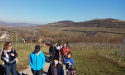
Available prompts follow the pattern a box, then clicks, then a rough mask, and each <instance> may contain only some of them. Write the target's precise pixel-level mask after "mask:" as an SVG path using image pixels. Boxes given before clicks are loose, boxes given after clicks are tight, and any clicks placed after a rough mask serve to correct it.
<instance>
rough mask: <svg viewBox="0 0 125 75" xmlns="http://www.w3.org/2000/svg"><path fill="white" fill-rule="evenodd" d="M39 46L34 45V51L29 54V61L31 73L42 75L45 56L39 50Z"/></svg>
mask: <svg viewBox="0 0 125 75" xmlns="http://www.w3.org/2000/svg"><path fill="white" fill-rule="evenodd" d="M40 49H41V47H40V46H39V45H36V46H35V50H34V52H32V53H31V54H30V57H29V63H30V66H31V71H32V73H33V75H43V66H44V65H45V56H44V54H43V53H42V51H40Z"/></svg>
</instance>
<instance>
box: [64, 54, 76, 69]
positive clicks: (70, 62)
mask: <svg viewBox="0 0 125 75" xmlns="http://www.w3.org/2000/svg"><path fill="white" fill-rule="evenodd" d="M64 64H65V65H66V71H68V69H69V68H72V66H73V65H74V61H73V58H72V53H71V52H69V53H68V54H67V58H66V59H65V61H64Z"/></svg>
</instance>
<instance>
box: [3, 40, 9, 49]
mask: <svg viewBox="0 0 125 75" xmlns="http://www.w3.org/2000/svg"><path fill="white" fill-rule="evenodd" d="M9 44H10V42H5V44H4V49H5V50H8V48H9Z"/></svg>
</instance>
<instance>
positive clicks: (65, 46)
mask: <svg viewBox="0 0 125 75" xmlns="http://www.w3.org/2000/svg"><path fill="white" fill-rule="evenodd" d="M68 52H71V50H70V48H69V47H68V46H67V45H66V44H64V45H63V47H62V49H61V51H60V54H62V57H63V62H64V61H65V59H66V58H67V54H68Z"/></svg>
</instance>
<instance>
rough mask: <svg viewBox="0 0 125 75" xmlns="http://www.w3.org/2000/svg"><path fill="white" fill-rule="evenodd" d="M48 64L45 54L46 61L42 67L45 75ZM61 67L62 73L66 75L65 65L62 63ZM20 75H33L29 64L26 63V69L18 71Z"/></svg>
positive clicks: (47, 57)
mask: <svg viewBox="0 0 125 75" xmlns="http://www.w3.org/2000/svg"><path fill="white" fill-rule="evenodd" d="M49 65H50V62H49V55H47V56H46V63H45V65H44V67H43V75H47V72H48V68H49ZM63 69H64V75H66V72H65V65H63ZM20 73H21V75H33V74H32V72H31V68H30V66H29V65H28V69H25V70H23V71H20Z"/></svg>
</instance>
